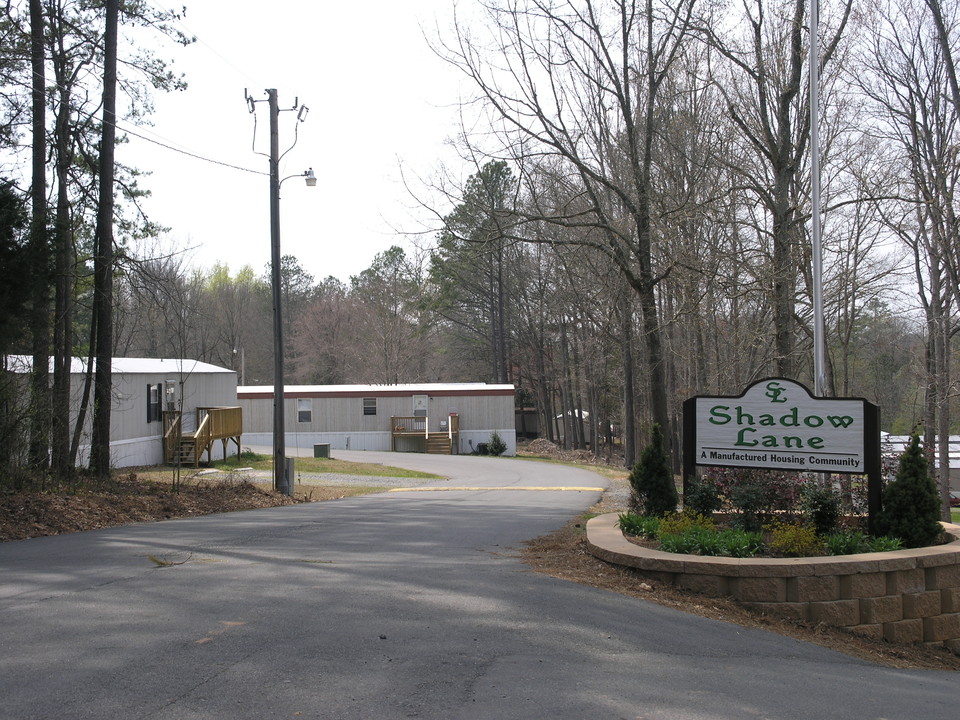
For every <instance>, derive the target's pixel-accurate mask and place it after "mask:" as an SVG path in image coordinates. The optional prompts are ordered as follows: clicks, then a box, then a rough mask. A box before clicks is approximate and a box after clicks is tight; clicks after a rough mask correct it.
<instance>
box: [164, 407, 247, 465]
mask: <svg viewBox="0 0 960 720" xmlns="http://www.w3.org/2000/svg"><path fill="white" fill-rule="evenodd" d="M196 416H197V429H196V430H195V431H194V432H192V433H186V432H183V429H182V428H183V418H182V416H181V414H180V413H178V412H165V413H164V414H163V424H164V433H163V449H164V456H165V457H166V459H167V462H173V461H174V459H175V458H176V457H177V454H178V453H179V452H180V450H181V448H182V447H183V445H184V444H185V443H186V444H188V445H192V446H193V452H192V453H191V455H192V458H193V463H194V465H196V464H198V463H199V461H200V456H201V455H202V454H203V453H204V452H206V453H207V459H208V460H209V459H210V446H211V445H213V443H214V441H215V440H220V441H221V442H223V452H224V456H226V453H227V443H228V442H229V441H230V440H233V441H234V442H236V444H237V452H238V453H239V452H240V436H241V435H243V409H242V408H239V407H198V408H197V409H196Z"/></svg>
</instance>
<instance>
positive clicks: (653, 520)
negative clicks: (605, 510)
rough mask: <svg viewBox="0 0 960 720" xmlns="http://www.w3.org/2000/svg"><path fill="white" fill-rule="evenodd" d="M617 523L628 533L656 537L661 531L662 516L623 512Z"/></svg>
mask: <svg viewBox="0 0 960 720" xmlns="http://www.w3.org/2000/svg"><path fill="white" fill-rule="evenodd" d="M617 524H618V525H619V526H620V530H622V531H623V532H624V533H625V534H627V535H636V536H638V537H645V538H655V537H657V534H658V533H659V531H660V518H658V517H651V516H649V515H637V514H636V513H631V512H627V513H621V514H620V517H619V520H618V521H617Z"/></svg>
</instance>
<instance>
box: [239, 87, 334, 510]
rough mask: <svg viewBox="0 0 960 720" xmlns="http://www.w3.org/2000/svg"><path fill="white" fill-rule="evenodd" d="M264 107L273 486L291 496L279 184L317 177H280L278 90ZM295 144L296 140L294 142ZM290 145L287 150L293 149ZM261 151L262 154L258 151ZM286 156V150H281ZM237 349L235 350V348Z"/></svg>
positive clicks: (313, 181) (302, 113)
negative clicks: (266, 124)
mask: <svg viewBox="0 0 960 720" xmlns="http://www.w3.org/2000/svg"><path fill="white" fill-rule="evenodd" d="M266 93H267V100H266V102H267V106H268V107H269V109H270V154H269V155H268V157H269V158H270V277H271V285H272V290H273V489H274V490H276V491H277V492H282V493H283V494H284V495H293V473H292V472H290V473H288V472H287V457H286V456H287V449H286V430H285V428H284V417H283V412H284V396H283V380H284V377H283V309H282V307H281V298H282V293H281V281H282V277H281V273H280V269H281V268H280V258H281V255H280V185H281V184H282V183H283V181H284V180H289V179H290V178H291V177H302V178H304V180H306V183H307V187H316V185H317V176H316V175H315V174H314V172H313V168H310V169H309V170H304V171H303V172H302V173H300V174H298V175H296V176H295V175H290V176H288V177H285V178H283V179H281V178H280V158H281V155H280V130H279V124H280V122H279V121H280V106H279V103H278V102H277V91H276V90H275V89H269V90H267V91H266ZM244 99H245V100H246V101H247V107H248V108H249V110H250V113H251V114H252V113H253V112H254V110H255V107H256V103H258V102H264V101H263V100H254V99H253V98H252V97H250V95H249V94H247V92H246V91H244ZM298 104H299V103H298V101H296V100H295V101H294V103H293V107H292V108H289V109H290V110H297V109H298ZM308 112H309V110H308V109H307V107H306V106H305V105H304V106H300V107H299V110H298V112H297V122H303V121H304V120H306V118H307V113H308ZM294 145H296V141H294ZM292 147H293V146H291V147H290V148H289V149H288V150H287V152H289V151H290V149H292ZM258 154H261V155H262V154H263V153H258ZM284 155H286V153H284ZM234 352H236V349H234ZM243 375H244V367H243V348H241V349H240V376H241V381H242V378H243Z"/></svg>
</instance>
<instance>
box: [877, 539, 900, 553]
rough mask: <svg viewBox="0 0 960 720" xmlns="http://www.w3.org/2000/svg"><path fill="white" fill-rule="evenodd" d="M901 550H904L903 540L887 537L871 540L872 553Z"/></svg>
mask: <svg viewBox="0 0 960 720" xmlns="http://www.w3.org/2000/svg"><path fill="white" fill-rule="evenodd" d="M901 549H903V540H901V539H900V538H895V537H887V536H886V535H882V536H880V537H875V538H870V552H891V551H893V550H901Z"/></svg>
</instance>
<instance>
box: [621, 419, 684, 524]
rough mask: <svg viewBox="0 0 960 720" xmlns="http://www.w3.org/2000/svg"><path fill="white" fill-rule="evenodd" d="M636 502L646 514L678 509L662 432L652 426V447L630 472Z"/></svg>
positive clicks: (675, 487) (650, 445)
mask: <svg viewBox="0 0 960 720" xmlns="http://www.w3.org/2000/svg"><path fill="white" fill-rule="evenodd" d="M630 485H631V487H632V488H633V503H634V505H635V506H636V507H637V509H638V510H639V511H640V512H642V513H643V514H644V515H655V516H658V517H659V516H661V515H664V514H666V513H671V512H673V511H675V510H676V509H677V499H678V498H677V486H676V483H675V482H674V480H673V473H672V472H671V470H670V459H669V458H668V457H667V453H666V450H665V449H664V446H663V432H662V431H661V430H660V426H659V425H654V426H653V434H652V437H651V440H650V444H649V445H647V447H645V448H644V449H643V452H642V453H641V454H640V460H639V461H637V464H636V465H634V466H633V470H632V471H631V472H630Z"/></svg>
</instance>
